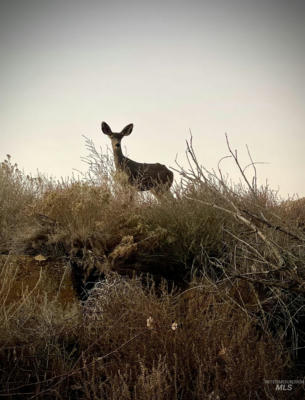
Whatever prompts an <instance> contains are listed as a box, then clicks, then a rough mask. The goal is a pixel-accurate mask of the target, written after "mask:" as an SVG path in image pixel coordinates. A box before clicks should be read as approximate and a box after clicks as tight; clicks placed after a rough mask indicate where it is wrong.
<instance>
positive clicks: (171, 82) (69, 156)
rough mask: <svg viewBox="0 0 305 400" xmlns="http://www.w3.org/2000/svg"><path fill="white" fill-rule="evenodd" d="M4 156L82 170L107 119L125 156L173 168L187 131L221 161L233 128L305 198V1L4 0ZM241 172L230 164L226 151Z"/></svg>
mask: <svg viewBox="0 0 305 400" xmlns="http://www.w3.org/2000/svg"><path fill="white" fill-rule="evenodd" d="M0 45H1V47H0V49H1V63H0V91H1V92H0V160H1V161H2V160H3V159H4V158H5V155H6V154H10V155H11V156H12V158H13V161H14V162H17V163H18V165H19V167H20V168H23V169H24V170H25V172H27V173H34V174H35V172H36V170H37V169H38V170H39V171H41V172H42V173H46V174H48V175H51V176H56V177H60V176H68V175H71V174H72V170H73V168H75V169H80V170H84V169H85V165H84V164H83V163H82V162H81V156H84V155H86V150H85V146H84V139H83V138H82V135H85V136H87V137H89V138H91V139H92V140H93V141H94V142H95V144H96V145H97V146H100V145H101V146H102V147H103V148H104V149H106V146H107V145H110V141H109V139H108V138H107V137H106V136H105V135H103V134H102V132H101V129H100V123H101V121H103V120H104V121H106V122H107V123H108V124H109V125H110V126H111V127H112V128H113V130H114V131H120V130H121V129H122V128H123V127H124V126H125V125H127V124H128V123H131V122H132V123H134V125H135V127H134V131H133V133H132V134H131V135H130V136H129V137H128V138H125V139H124V142H123V148H124V147H125V146H126V148H127V150H128V155H129V157H130V158H132V159H134V160H135V161H138V162H160V163H163V164H166V165H167V166H175V157H176V154H178V159H179V160H180V161H181V162H183V161H184V160H185V157H184V150H185V139H186V138H188V137H189V130H190V129H191V131H192V133H193V136H194V144H195V149H196V150H197V156H198V159H199V160H200V162H201V163H202V164H204V165H205V166H206V167H208V168H216V167H217V163H218V160H219V159H220V158H221V157H222V156H224V155H226V154H227V149H226V142H225V133H227V134H228V135H229V139H230V142H231V145H232V148H233V149H235V148H237V149H238V150H239V154H240V157H241V161H242V162H245V163H246V164H247V163H248V159H247V152H246V147H245V146H246V144H247V145H248V146H249V148H250V150H251V153H252V157H253V159H254V160H255V161H264V162H267V163H268V164H266V165H260V166H258V177H259V183H264V182H265V181H266V179H267V180H268V182H269V184H270V186H271V188H273V189H275V190H277V189H280V194H281V195H282V196H283V197H286V196H287V194H290V195H293V194H294V193H297V194H298V195H299V196H305V179H304V170H305V168H304V167H305V157H304V152H305V1H303V0H289V1H287V0H252V1H251V0H213V1H212V0H211V1H205V0H201V1H200V0H197V1H196V0H184V1H182V0H151V1H146V0H142V1H140V0H138V1H133V0H130V1H127V0H122V1H116V0H112V1H110V0H109V1H105V0H104V1H103V0H100V1H97V0H94V1H91V0H86V1H79V0H73V1H72V0H2V1H1V5H0ZM222 168H223V171H224V172H226V171H227V172H229V173H230V174H231V176H232V178H233V179H236V180H238V178H237V177H238V175H237V173H235V171H236V170H235V169H234V167H233V166H232V162H231V161H229V160H226V161H224V162H223V163H222Z"/></svg>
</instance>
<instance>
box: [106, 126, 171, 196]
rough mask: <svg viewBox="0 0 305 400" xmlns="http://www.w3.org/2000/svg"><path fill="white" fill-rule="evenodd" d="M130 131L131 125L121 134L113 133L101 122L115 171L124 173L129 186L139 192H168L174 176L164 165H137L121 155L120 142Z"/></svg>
mask: <svg viewBox="0 0 305 400" xmlns="http://www.w3.org/2000/svg"><path fill="white" fill-rule="evenodd" d="M132 130H133V124H129V125H127V126H125V128H124V129H123V130H122V131H121V132H119V133H115V132H112V130H111V128H110V126H109V125H108V124H107V123H106V122H102V131H103V133H104V134H105V135H108V136H109V138H110V139H111V144H112V150H113V155H114V163H115V167H116V170H117V171H122V172H124V173H125V174H126V175H127V178H128V182H129V184H131V185H132V186H135V187H136V189H137V190H139V191H145V190H152V191H153V192H155V193H156V194H159V193H163V192H166V191H169V189H170V187H171V185H172V183H173V179H174V174H173V173H172V171H170V170H169V169H168V168H166V166H165V165H162V164H159V163H156V164H145V163H138V162H136V161H133V160H130V159H129V158H127V157H125V156H124V155H123V153H122V149H121V140H122V139H123V137H124V136H128V135H130V134H131V132H132Z"/></svg>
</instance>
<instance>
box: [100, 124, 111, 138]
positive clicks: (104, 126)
mask: <svg viewBox="0 0 305 400" xmlns="http://www.w3.org/2000/svg"><path fill="white" fill-rule="evenodd" d="M102 131H103V132H104V133H105V135H111V134H112V130H111V128H110V126H109V125H108V124H107V123H106V122H102Z"/></svg>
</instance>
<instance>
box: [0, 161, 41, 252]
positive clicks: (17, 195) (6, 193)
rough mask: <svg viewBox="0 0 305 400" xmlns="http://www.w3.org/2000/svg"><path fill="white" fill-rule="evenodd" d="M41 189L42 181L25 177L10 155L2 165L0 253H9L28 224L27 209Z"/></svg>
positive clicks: (0, 182) (0, 174)
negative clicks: (15, 238) (18, 233)
mask: <svg viewBox="0 0 305 400" xmlns="http://www.w3.org/2000/svg"><path fill="white" fill-rule="evenodd" d="M40 189H41V180H40V179H39V178H32V177H31V176H29V175H25V174H24V173H23V172H22V171H20V170H19V169H18V166H17V164H12V162H11V157H10V156H9V155H8V156H7V158H6V159H5V160H4V161H3V162H1V163H0V253H3V252H8V251H9V249H10V246H11V245H12V242H13V239H14V236H15V234H16V232H18V230H19V229H22V228H24V226H25V225H26V224H27V222H28V219H29V217H28V210H27V207H28V206H29V205H30V204H31V203H32V201H33V199H34V198H35V196H37V195H38V193H39V192H40Z"/></svg>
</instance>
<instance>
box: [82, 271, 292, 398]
mask: <svg viewBox="0 0 305 400" xmlns="http://www.w3.org/2000/svg"><path fill="white" fill-rule="evenodd" d="M194 285H196V287H197V289H196V288H194V289H193V290H189V291H188V292H186V293H185V294H181V293H180V294H178V293H175V292H171V293H168V290H167V287H166V284H165V283H164V285H163V288H162V290H161V294H160V293H159V295H156V293H155V289H154V287H153V286H152V287H149V288H148V287H147V288H146V289H144V288H143V287H142V286H141V284H140V282H139V280H132V281H130V280H126V279H124V278H121V277H118V276H117V275H110V276H108V277H107V279H106V280H105V281H104V282H102V283H100V284H99V285H98V286H97V287H96V288H95V289H94V290H93V292H92V296H91V297H90V299H89V300H88V301H87V302H86V303H85V306H84V322H85V325H84V330H83V334H82V339H83V341H84V343H88V342H90V343H91V346H90V348H89V349H88V351H87V352H86V351H85V352H84V353H83V358H82V365H83V370H82V371H83V372H82V378H81V379H83V380H84V381H85V382H86V383H84V386H83V388H84V387H86V390H85V389H83V390H84V393H83V396H84V398H94V397H93V396H92V393H94V396H95V397H97V398H107V399H108V398H109V399H152V398H153V399H179V398H183V399H184V398H185V399H202V398H208V396H211V398H215V399H216V398H217V395H218V396H219V398H221V399H222V398H223V399H236V398H237V397H238V398H247V397H249V396H252V395H253V396H257V397H258V396H259V398H265V395H266V394H265V387H264V383H263V382H264V379H266V378H267V377H268V379H273V378H274V379H275V378H276V379H279V377H280V376H282V375H283V373H284V371H285V367H286V366H287V362H288V359H289V357H288V356H287V354H286V353H285V351H284V349H283V346H282V344H281V343H280V342H279V341H278V340H276V339H274V338H273V337H272V336H271V335H268V334H267V333H266V332H263V331H262V330H260V329H259V327H258V325H257V323H256V320H255V319H254V318H251V317H250V314H248V313H245V312H244V311H243V310H242V309H240V308H237V307H236V306H235V304H234V303H233V302H230V300H229V298H228V296H226V295H225V293H224V291H225V289H224V291H222V290H218V291H215V288H214V287H213V286H212V285H210V284H209V283H208V282H207V281H201V282H198V281H197V282H194ZM198 286H199V288H198ZM114 315H115V318H114ZM101 377H102V378H101ZM213 396H214V397H213Z"/></svg>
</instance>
